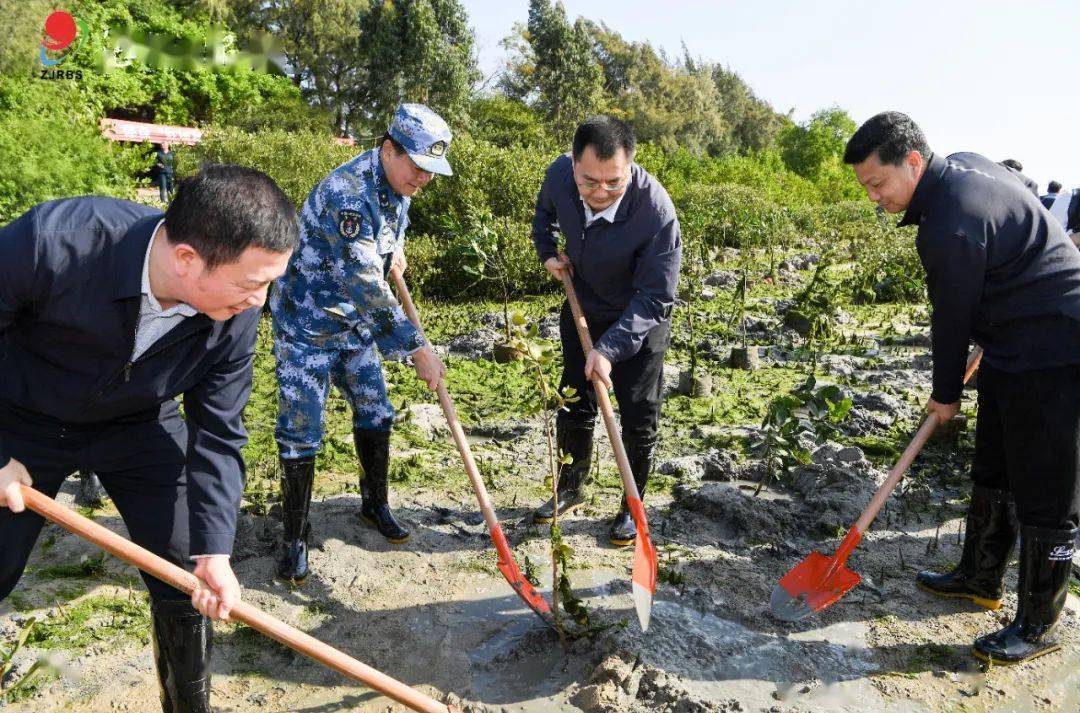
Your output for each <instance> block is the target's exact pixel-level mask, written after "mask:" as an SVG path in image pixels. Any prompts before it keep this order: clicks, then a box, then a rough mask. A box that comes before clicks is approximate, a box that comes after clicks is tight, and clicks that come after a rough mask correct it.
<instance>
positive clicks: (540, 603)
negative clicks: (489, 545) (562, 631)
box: [491, 523, 555, 627]
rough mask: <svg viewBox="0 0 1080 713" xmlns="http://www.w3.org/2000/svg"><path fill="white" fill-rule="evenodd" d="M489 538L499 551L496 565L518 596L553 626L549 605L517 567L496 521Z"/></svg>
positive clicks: (545, 621) (508, 544)
mask: <svg viewBox="0 0 1080 713" xmlns="http://www.w3.org/2000/svg"><path fill="white" fill-rule="evenodd" d="M491 540H492V541H493V542H494V543H495V551H496V552H498V553H499V564H498V565H497V566H498V568H499V571H500V572H502V574H503V577H505V578H506V581H507V582H509V583H510V586H511V587H513V588H514V591H515V592H517V594H518V596H519V597H521V599H522V600H523V601H524V602H525V603H526V604H528V605H529V608H530V609H532V610H533V611H534V612H536V613H537V615H538V616H539V617H540V618H541V619H543V620H544V623H545V624H547V625H548V626H552V627H553V626H555V621H554V619H553V618H552V615H551V607H550V606H548V603H547V600H546V599H544V597H543V596H541V594H540V592H538V591H536V588H535V587H533V585H532V583H531V582H529V580H527V579H525V575H523V574H522V573H521V570H520V569H518V566H517V562H515V561H514V555H513V554H511V552H510V543H508V542H507V541H506V535H504V534H503V531H502V527H501V526H500V525H499V524H497V523H496V525H495V526H494V527H493V528H491Z"/></svg>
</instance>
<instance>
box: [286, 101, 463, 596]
mask: <svg viewBox="0 0 1080 713" xmlns="http://www.w3.org/2000/svg"><path fill="white" fill-rule="evenodd" d="M450 139H451V136H450V128H449V127H448V126H447V125H446V122H445V121H443V120H442V119H441V118H440V117H439V116H438V115H437V114H436V113H435V112H433V111H431V109H429V108H427V107H426V106H423V105H420V104H402V105H401V106H399V107H398V108H397V111H396V112H395V114H394V118H393V121H392V122H391V124H390V128H389V129H387V132H386V134H385V135H384V136H383V138H382V141H380V142H379V145H378V146H376V147H375V148H373V149H371V150H369V151H365V152H364V153H362V154H360V155H359V156H357V157H356V158H354V159H353V160H351V161H349V162H348V163H345V164H343V165H342V166H339V167H338V168H336V169H334V171H333V172H331V174H330V176H329V177H328V178H326V180H324V181H323V182H322V183H320V184H319V185H318V186H316V187H315V190H313V191H312V192H311V195H310V196H308V199H307V201H306V202H305V203H304V207H303V210H302V211H301V213H300V249H299V250H297V251H296V254H295V255H294V256H293V259H292V262H290V263H289V269H288V271H287V272H286V273H285V275H284V276H283V277H282V278H281V279H280V280H278V282H277V285H276V289H275V290H274V294H273V296H272V297H271V300H270V310H271V312H272V314H273V317H274V354H275V356H276V357H277V377H278V397H279V399H278V422H277V430H276V433H275V435H276V438H277V443H278V452H279V455H280V456H281V470H282V474H281V509H282V521H283V524H284V543H283V545H284V547H283V552H282V554H281V557H280V559H279V561H278V566H277V575H278V577H279V578H280V579H283V580H285V581H287V582H290V583H292V584H300V583H302V582H303V581H304V580H305V579H307V576H308V536H309V532H310V524H309V521H308V509H309V507H310V504H311V491H312V487H313V484H314V480H315V454H316V453H317V452H318V450H319V446H320V444H321V443H322V437H323V411H324V409H325V407H326V397H327V395H328V393H329V391H330V384H331V383H333V384H334V385H335V386H337V387H338V389H339V390H340V391H341V393H342V395H344V396H345V398H346V399H347V400H348V401H349V405H350V406H351V407H352V415H353V439H354V442H355V445H356V452H357V456H358V457H359V460H360V464H361V467H362V468H363V471H364V473H363V476H362V479H361V481H360V496H361V500H362V504H361V506H360V517H361V519H362V520H363V521H364V522H366V523H367V524H369V525H372V526H374V527H375V528H376V529H377V530H378V531H379V533H380V534H381V535H382V536H383V537H385V538H386V539H387V540H389V541H390V542H392V543H394V544H398V543H402V542H404V541H405V540H406V539H408V537H409V531H408V530H407V529H405V528H404V527H403V526H402V524H401V523H400V522H399V521H398V520H397V518H396V517H395V516H394V513H393V511H392V510H391V509H390V506H389V502H388V487H387V475H388V473H387V471H388V469H389V464H390V427H391V425H392V424H393V422H394V410H393V408H392V407H391V405H390V400H389V399H388V398H387V394H386V382H385V380H384V378H383V371H382V364H381V362H380V360H379V352H381V353H382V354H384V355H391V356H400V355H406V354H407V355H411V356H412V358H413V363H414V365H415V367H416V374H417V376H419V377H420V379H421V380H422V381H424V382H425V383H426V384H427V385H428V387H429V388H430V389H431V390H432V391H434V390H435V389H436V388H438V385H439V381H441V380H442V378H443V376H444V375H445V373H446V369H445V367H444V366H443V363H442V361H441V360H440V359H439V357H438V356H436V355H435V352H434V351H432V349H431V347H430V346H428V344H427V343H426V342H425V341H424V338H423V337H422V336H421V335H420V333H419V331H418V330H417V329H416V328H415V327H414V326H413V325H412V323H411V322H409V320H408V319H407V318H406V316H405V313H404V312H403V311H402V309H401V306H400V305H399V304H398V302H397V300H396V299H395V298H394V294H393V292H392V291H391V290H390V285H389V284H388V283H387V276H388V274H389V271H390V268H391V265H392V264H393V265H395V266H396V267H397V268H398V269H400V270H404V269H405V258H404V254H403V252H402V251H403V248H404V243H405V229H406V227H408V224H409V217H408V216H409V202H410V199H411V196H413V195H415V194H416V193H417V192H418V191H419V190H420V189H421V188H423V187H424V186H426V185H427V184H428V183H429V182H430V181H431V179H432V178H433V177H434V175H435V174H436V173H439V174H442V175H445V176H449V175H450V174H451V171H450V164H449V163H448V162H447V160H446V151H447V149H448V148H449V146H450ZM376 347H378V351H376Z"/></svg>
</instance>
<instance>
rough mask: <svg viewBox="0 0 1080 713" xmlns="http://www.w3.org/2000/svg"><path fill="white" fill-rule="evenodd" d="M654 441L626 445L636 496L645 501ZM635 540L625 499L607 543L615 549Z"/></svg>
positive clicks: (624, 443)
mask: <svg viewBox="0 0 1080 713" xmlns="http://www.w3.org/2000/svg"><path fill="white" fill-rule="evenodd" d="M655 446H656V441H655V440H653V441H648V442H645V443H627V442H626V441H625V440H624V441H623V447H624V448H626V458H627V460H629V461H630V472H631V473H633V474H634V482H635V483H636V484H637V489H638V495H640V496H641V499H642V500H645V488H646V487H647V486H648V484H649V474H650V472H651V471H652V460H653V458H652V457H653V449H654V447H655ZM636 538H637V527H635V526H634V518H633V517H632V516H631V515H630V508H629V507H628V506H627V504H626V497H625V496H624V497H623V499H622V507H621V508H619V514H618V515H616V516H615V519H614V520H612V521H611V531H610V536H609V538H608V539H609V541H610V542H611V544H613V545H615V546H616V547H626V546H628V545H632V544H634V540H635V539H636Z"/></svg>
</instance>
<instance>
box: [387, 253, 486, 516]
mask: <svg viewBox="0 0 1080 713" xmlns="http://www.w3.org/2000/svg"><path fill="white" fill-rule="evenodd" d="M390 274H391V275H393V276H394V284H395V285H396V286H397V293H398V299H400V300H401V306H402V307H403V308H404V309H405V314H406V315H408V317H409V321H410V322H412V324H413V326H414V327H416V330H417V331H418V332H420V335H421V336H423V335H424V328H423V327H421V326H420V314H419V312H417V311H416V305H415V304H414V303H413V299H412V295H410V294H409V286H408V285H406V284H405V278H404V277H402V275H401V273H400V272H398V270H397V268H396V267H395V268H391V269H390ZM425 339H426V337H425ZM437 393H438V395H439V404H440V405H441V406H442V410H443V414H444V415H445V416H446V423H447V425H448V426H450V433H451V434H452V435H453V436H454V443H456V444H457V447H458V451H459V452H460V453H461V459H462V460H463V461H464V462H465V473H466V474H467V475H468V476H469V481H470V482H471V483H472V486H473V489H474V490H475V491H476V500H477V502H479V504H480V511H481V512H482V513H483V514H484V522H486V523H487V526H488V530H493V529H495V528H497V527H498V525H499V520H498V518H497V517H495V508H494V507H492V505H491V498H490V497H489V496H488V491H487V487H485V486H484V479H483V478H481V477H480V470H479V469H478V468H477V467H476V461H475V460H473V455H472V447H470V446H469V440H468V439H467V438H466V437H465V429H464V428H462V426H461V421H460V420H459V419H458V415H457V409H456V408H454V402H453V400H452V399H451V398H450V393H449V392H448V391H447V390H446V383H445V381H440V382H439V388H438V389H437Z"/></svg>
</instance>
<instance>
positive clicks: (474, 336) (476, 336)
mask: <svg viewBox="0 0 1080 713" xmlns="http://www.w3.org/2000/svg"><path fill="white" fill-rule="evenodd" d="M502 339H503V334H502V332H500V331H497V330H495V329H492V328H491V327H480V328H479V329H475V330H473V331H471V332H467V333H466V334H460V335H458V336H456V337H454V338H453V339H451V340H450V341H449V342H447V344H446V346H447V348H448V349H449V350H450V352H451V353H452V354H459V355H461V356H463V357H465V358H466V359H490V358H491V357H492V352H493V351H494V349H495V343H496V342H499V341H502Z"/></svg>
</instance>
